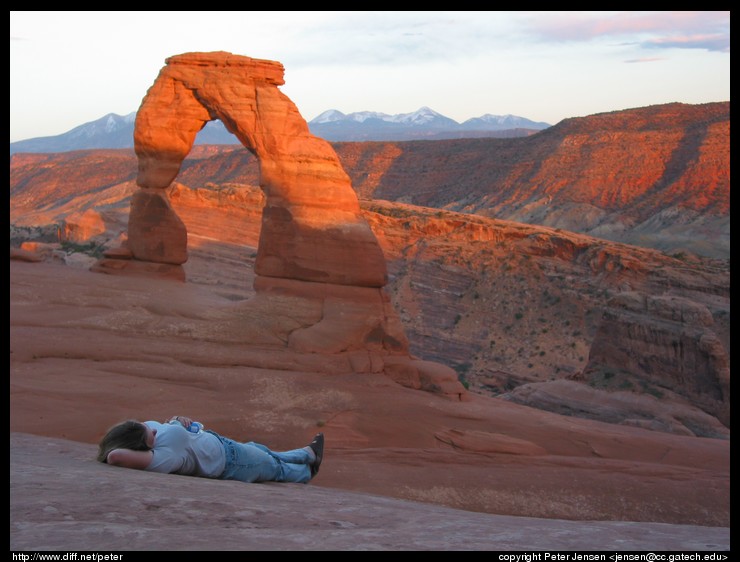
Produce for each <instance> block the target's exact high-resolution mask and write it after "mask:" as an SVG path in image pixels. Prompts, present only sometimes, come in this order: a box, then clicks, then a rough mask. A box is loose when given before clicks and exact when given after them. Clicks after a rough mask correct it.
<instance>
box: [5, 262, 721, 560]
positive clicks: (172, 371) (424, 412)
mask: <svg viewBox="0 0 740 562" xmlns="http://www.w3.org/2000/svg"><path fill="white" fill-rule="evenodd" d="M191 265H193V266H195V265H196V264H191ZM203 265H204V266H205V265H206V264H203ZM226 269H228V268H226ZM10 280H11V287H10V288H11V299H10V303H11V310H10V319H11V323H10V324H11V330H10V412H11V415H10V432H11V434H16V433H18V434H29V435H33V436H36V437H34V438H30V437H27V436H16V435H14V436H12V439H11V492H10V494H11V515H10V519H11V547H12V548H22V549H36V548H65V549H66V548H70V549H71V548H74V547H75V545H77V544H79V542H82V541H84V543H85V546H84V548H93V546H92V545H93V544H96V545H97V544H99V545H100V546H99V547H100V548H104V547H107V548H125V547H126V546H128V547H131V548H133V547H134V546H133V545H136V548H156V547H157V546H156V545H155V544H154V541H155V538H156V540H159V541H162V540H170V539H169V538H167V539H162V535H166V536H168V537H169V536H170V534H169V533H174V534H172V535H171V536H172V542H171V543H168V544H167V546H166V548H205V549H221V548H227V547H231V548H255V549H256V548H280V547H281V546H280V545H284V548H317V549H318V548H358V549H359V548H388V549H391V548H435V549H437V548H439V549H443V548H447V549H455V548H470V549H474V548H492V549H502V548H516V549H519V548H524V549H534V548H542V549H549V548H553V549H555V548H574V549H588V548H596V549H601V548H623V549H625V550H628V549H641V548H650V549H663V548H666V549H678V550H682V549H684V548H692V549H693V548H709V549H715V548H723V547H728V546H729V525H730V523H729V521H730V517H729V513H730V496H729V482H730V476H729V453H730V444H729V440H728V439H708V438H700V437H689V436H681V435H673V434H668V433H664V432H657V431H649V430H646V429H643V428H639V427H629V426H623V425H614V424H607V423H601V422H597V421H593V420H585V419H578V418H573V417H565V416H560V415H556V414H554V413H549V412H544V411H541V410H537V409H534V408H529V407H527V406H523V405H519V404H514V403H511V402H507V401H506V400H502V399H496V398H489V397H484V396H478V395H471V400H469V401H464V402H460V401H453V400H450V399H448V398H446V397H444V396H441V395H437V394H433V393H430V392H424V391H420V390H414V389H411V388H408V387H404V386H401V385H399V384H397V383H395V382H394V381H393V380H391V379H390V378H389V377H387V376H385V375H381V374H371V373H368V374H356V373H355V374H353V373H341V372H339V371H338V370H336V364H335V363H334V359H333V358H332V356H331V355H320V354H308V355H305V354H294V355H291V354H286V352H285V350H284V349H282V348H275V347H269V346H257V345H251V344H250V343H249V342H248V341H247V342H245V341H241V342H238V341H237V337H238V335H239V334H240V333H241V332H240V331H238V330H237V328H238V326H236V327H232V328H229V325H228V324H224V323H220V322H219V321H218V319H219V318H221V319H223V318H224V317H225V316H224V315H225V314H226V313H228V312H229V311H232V312H233V310H234V308H235V307H238V306H239V305H240V303H239V302H235V301H232V300H229V299H228V298H224V297H222V296H219V294H218V292H217V291H212V290H209V288H208V287H207V286H205V285H194V284H192V283H186V284H183V283H179V282H175V281H168V280H156V279H142V278H136V277H125V276H109V275H101V274H98V273H92V272H90V271H86V270H84V269H82V268H76V267H72V266H65V265H60V264H54V263H33V262H26V261H16V260H11V262H10ZM229 330H231V331H229ZM175 413H186V414H188V415H191V416H192V417H194V418H197V419H199V420H201V421H203V422H204V423H205V425H206V426H207V427H210V428H212V429H214V430H216V431H219V432H221V433H223V434H225V435H229V436H232V437H235V438H238V439H244V440H255V441H259V442H263V443H266V444H268V445H270V446H271V447H273V448H275V449H277V450H280V449H287V448H293V447H295V446H302V445H304V444H306V443H308V442H309V441H310V438H311V437H312V436H313V434H314V433H316V432H317V431H319V430H321V431H323V432H324V433H325V435H326V437H327V453H326V460H325V463H324V464H323V465H322V468H321V472H320V474H319V475H318V477H317V478H316V479H315V481H314V483H312V484H310V485H308V486H288V487H286V488H282V487H276V486H274V485H264V486H263V485H257V486H255V487H251V486H247V485H243V486H239V485H238V483H224V482H218V481H198V480H196V479H186V478H184V477H177V476H164V477H162V476H159V475H154V474H146V473H139V472H136V471H126V470H125V469H120V470H118V469H113V468H112V467H107V466H103V465H99V464H96V463H95V462H94V460H93V454H94V451H95V445H94V444H95V443H97V441H98V439H99V438H100V437H101V436H102V434H103V433H104V432H105V430H106V429H107V428H108V427H110V426H111V425H113V424H114V423H116V422H118V421H120V420H122V419H126V418H128V417H134V418H138V419H163V418H165V417H166V416H170V415H173V414H175ZM319 428H320V429H319ZM55 439H63V440H65V442H64V443H62V444H59V443H57V442H56V441H54V440H55ZM66 441H69V442H66ZM48 443H51V444H48ZM58 447H61V450H62V451H66V452H58V451H59V449H58ZM98 479H99V480H98ZM193 480H195V481H193ZM91 483H92V484H91ZM150 484H152V485H150ZM155 484H156V485H155ZM216 489H218V490H219V492H218V493H217V494H216V495H215V496H213V495H211V494H212V493H214V492H213V490H216ZM198 490H203V492H198ZM221 490H224V491H223V492H221ZM206 493H207V494H208V496H209V498H210V499H206V498H205V496H204V495H203V494H206ZM242 494H244V496H243V497H244V504H243V505H245V506H248V507H246V508H245V510H246V511H244V510H242V506H239V507H238V508H237V507H227V506H231V505H233V503H234V499H235V498H238V497H240V496H241V495H242ZM253 494H263V495H261V496H253ZM283 494H284V495H283ZM373 496H382V498H381V497H373ZM214 497H215V498H221V499H214ZM329 497H331V498H336V499H331V500H330V501H329V503H328V504H326V505H324V504H323V503H322V502H324V501H326V500H327V498H329ZM60 498H61V499H60ZM296 500H300V501H296ZM365 501H367V504H365V503H364V502H365ZM281 502H282V503H281ZM415 502H420V503H415ZM256 505H259V508H257V507H255V506H256ZM170 506H172V507H182V508H185V510H184V513H183V514H181V515H174V514H173V513H171V511H170V510H169V509H164V508H165V507H170ZM390 506H392V507H390ZM396 509H398V511H396ZM250 510H251V511H250ZM296 510H297V511H300V512H302V513H303V514H304V515H303V518H302V519H300V521H302V522H303V525H305V526H304V527H296V525H297V524H296V523H295V521H294V520H293V519H292V518H291V517H289V516H288V515H287V514H289V513H293V511H296ZM165 512H166V513H165ZM261 513H265V514H267V515H265V516H264V517H263V516H260V514H261ZM314 514H316V515H314ZM504 516H506V517H504ZM209 517H210V518H212V519H213V525H214V528H217V529H220V531H216V530H215V529H214V532H213V533H209V532H206V531H208V530H209V529H208V525H209V524H211V523H209V522H208V520H209ZM500 517H501V518H500ZM510 517H513V518H510ZM522 517H524V518H526V519H520V518H522ZM532 518H534V520H533V519H532ZM81 520H82V521H84V523H82V524H80V523H79V521H81ZM584 521H585V522H589V523H583V522H584ZM332 522H333V523H332ZM419 522H421V523H419ZM507 522H508V523H507ZM523 522H524V523H525V524H524V523H523ZM593 522H595V523H593ZM629 522H632V523H629ZM184 523H189V524H190V525H183V524H184ZM279 525H283V526H284V527H280V526H279ZM288 525H289V526H290V529H291V531H290V532H289V531H288V530H286V527H285V526H288ZM529 525H533V526H534V527H530V526H529ZM142 526H143V530H142ZM190 526H197V527H199V529H200V530H202V531H204V532H202V533H198V534H197V536H200V537H204V536H205V537H208V538H207V539H203V540H205V541H212V542H208V543H207V544H194V541H196V540H198V539H196V538H194V536H193V533H192V529H190V528H189V527H190ZM543 528H550V529H551V530H552V532H551V533H550V534H549V536H548V534H547V532H546V531H543ZM717 528H719V529H717ZM296 529H298V530H296ZM302 529H303V530H305V532H304V531H303V530H302ZM348 529H349V530H348ZM497 529H498V530H499V531H500V532H498V533H495V532H494V531H496V530H497ZM606 529H608V530H609V532H606V531H605V530H606ZM350 531H353V532H354V535H350V534H349V533H350ZM361 531H362V532H361ZM653 531H654V532H653ZM86 533H90V534H89V535H86ZM270 533H272V535H271V534H270ZM621 533H624V534H621ZM635 533H636V534H635ZM227 534H228V537H231V538H226V536H227ZM257 535H258V536H257ZM718 536H719V538H718ZM723 536H724V537H725V542H724V543H722V541H721V540H720V539H721V537H723ZM54 537H57V538H54ZM175 537H179V539H181V540H180V541H179V542H178V541H177V540H176V538H175ZM250 537H252V538H253V541H252V542H250V541H251V540H252V539H250ZM258 537H262V538H258ZM272 537H274V538H275V540H272ZM353 537H354V538H353ZM87 538H91V539H93V540H91V541H87ZM186 538H187V541H189V542H185V541H186ZM221 538H222V539H223V540H218V539H221ZM278 538H279V540H280V541H296V542H295V543H293V542H291V543H290V544H288V543H287V542H277V539H278ZM262 540H264V542H260V541H262ZM52 541H54V542H52ZM105 541H112V543H107V542H105ZM299 541H303V542H299ZM332 541H336V542H332ZM476 541H481V542H476ZM608 541H613V542H608ZM620 541H624V542H620ZM631 541H635V542H631ZM637 541H642V542H639V544H638V542H637ZM566 543H567V545H568V546H566ZM157 544H159V545H160V546H162V548H165V546H164V545H163V543H157ZM700 544H702V545H704V546H703V547H701V546H699V545H700ZM178 545H179V546H178ZM620 545H621V546H620ZM723 545H724V546H723ZM77 548H80V547H77Z"/></svg>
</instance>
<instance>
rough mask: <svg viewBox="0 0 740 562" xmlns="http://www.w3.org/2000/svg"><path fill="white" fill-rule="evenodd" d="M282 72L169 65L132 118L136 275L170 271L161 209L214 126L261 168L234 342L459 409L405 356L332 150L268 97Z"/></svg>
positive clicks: (192, 58) (453, 378) (174, 234)
mask: <svg viewBox="0 0 740 562" xmlns="http://www.w3.org/2000/svg"><path fill="white" fill-rule="evenodd" d="M283 72H284V69H283V66H282V64H280V63H278V62H274V61H268V60H259V59H252V58H249V57H244V56H238V55H233V54H231V53H226V52H212V53H185V54H181V55H177V56H173V57H170V58H168V59H167V60H166V65H165V66H164V67H163V68H162V69H161V71H160V73H159V75H158V77H157V79H156V80H155V82H154V84H153V85H152V86H151V88H150V89H149V91H148V92H147V94H146V96H145V97H144V99H143V101H142V104H141V106H140V108H139V111H138V113H137V115H136V122H135V129H134V149H135V151H136V155H137V157H138V161H139V171H138V177H137V184H138V186H139V187H140V189H139V190H138V192H137V193H135V194H134V195H133V197H132V200H131V211H130V214H129V228H128V249H129V251H130V253H131V255H132V257H133V261H135V262H137V263H138V264H142V263H147V264H150V265H154V266H155V267H156V266H163V267H170V268H172V267H174V268H180V267H181V265H182V264H183V263H185V262H186V261H187V230H186V227H185V225H184V223H183V222H182V221H181V220H180V218H179V217H178V216H177V214H176V213H175V211H174V210H173V208H172V206H171V205H170V203H169V200H168V196H167V188H168V187H169V186H170V185H171V183H172V182H173V181H174V179H175V178H176V177H177V175H178V173H179V171H180V167H181V165H182V162H183V160H184V159H185V157H186V156H187V154H188V153H189V151H190V149H191V148H192V146H193V143H194V142H195V137H196V135H197V133H198V131H200V130H201V128H202V127H203V126H204V125H205V124H206V123H207V122H208V121H211V120H214V119H219V120H221V121H222V122H223V124H224V125H225V126H226V128H227V129H228V130H229V131H230V132H231V133H233V134H234V135H235V136H236V137H237V138H238V139H239V140H240V141H241V143H242V144H243V145H244V146H245V147H246V148H247V149H249V150H250V151H251V152H253V153H254V154H255V155H256V156H257V159H258V161H259V166H260V185H261V188H262V190H263V192H264V194H265V207H264V209H263V214H262V224H261V231H260V239H259V244H258V250H257V258H256V262H255V273H256V279H255V283H254V288H255V291H256V297H255V298H253V299H250V302H248V303H247V305H248V306H247V309H246V310H243V311H242V315H241V316H238V315H237V316H236V317H232V318H229V319H225V320H224V321H223V322H222V323H221V324H228V325H230V327H231V332H230V333H233V332H234V331H237V332H238V333H239V334H240V335H241V337H243V338H244V341H250V342H254V341H255V340H259V341H261V342H263V343H269V344H278V345H281V344H283V345H284V346H285V347H286V348H287V350H288V351H290V352H292V353H296V354H316V353H323V354H332V355H334V356H336V355H338V354H339V355H344V356H345V357H346V366H347V370H349V371H351V372H383V373H385V374H387V375H389V376H391V377H392V378H393V379H394V380H396V381H397V382H399V383H401V384H403V385H405V386H410V387H413V388H422V389H426V390H430V391H433V392H437V393H440V394H445V395H449V396H451V397H454V398H456V399H462V397H463V395H465V389H464V387H463V386H462V385H461V384H460V382H459V381H458V380H457V374H456V373H455V371H453V370H452V369H450V368H449V367H446V366H444V365H440V364H437V363H431V362H427V361H421V360H418V359H416V358H413V357H410V356H409V353H408V341H407V339H406V336H405V334H404V331H403V328H402V325H401V322H400V319H399V318H398V315H397V314H396V311H395V310H394V308H393V306H392V304H391V302H390V299H389V298H388V296H387V295H386V294H385V292H384V290H383V287H384V286H385V285H386V283H387V280H388V276H387V269H386V263H385V258H384V256H383V253H382V250H381V248H380V245H379V244H378V241H377V239H376V238H375V235H374V233H373V232H372V230H371V229H370V226H369V225H368V224H367V222H366V221H365V220H364V218H363V217H362V214H361V211H360V205H359V201H358V199H357V196H356V194H355V191H354V189H352V185H351V182H350V179H349V176H348V175H347V174H346V172H345V171H344V169H343V168H342V166H341V163H340V162H339V158H338V157H337V155H336V153H335V152H334V149H333V148H332V147H331V145H330V144H329V143H328V142H326V141H324V140H323V139H320V138H318V137H315V136H313V135H312V134H311V133H310V132H309V129H308V124H307V123H306V121H305V120H304V119H303V118H302V117H301V115H300V113H299V112H298V109H297V108H296V106H295V105H294V104H293V102H292V101H291V100H290V99H288V97H287V96H285V95H284V94H283V93H282V92H281V91H280V90H279V89H278V86H280V85H281V84H283V83H284V80H283Z"/></svg>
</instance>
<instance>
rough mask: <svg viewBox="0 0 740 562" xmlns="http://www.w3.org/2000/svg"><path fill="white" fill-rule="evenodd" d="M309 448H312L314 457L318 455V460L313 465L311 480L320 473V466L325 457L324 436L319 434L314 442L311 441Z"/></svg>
mask: <svg viewBox="0 0 740 562" xmlns="http://www.w3.org/2000/svg"><path fill="white" fill-rule="evenodd" d="M309 447H311V450H312V451H313V453H314V455H316V459H315V460H314V461H313V464H312V465H311V478H313V477H314V476H316V475H317V474H318V473H319V466H321V459H322V458H323V456H324V434H323V433H317V434H316V437H314V438H313V441H311V444H310V445H309Z"/></svg>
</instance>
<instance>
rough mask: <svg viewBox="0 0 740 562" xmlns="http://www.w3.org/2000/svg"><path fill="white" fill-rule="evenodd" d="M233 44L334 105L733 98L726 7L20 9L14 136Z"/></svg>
mask: <svg viewBox="0 0 740 562" xmlns="http://www.w3.org/2000/svg"><path fill="white" fill-rule="evenodd" d="M190 51H229V52H232V53H234V54H238V55H245V56H249V57H254V58H263V59H270V60H276V61H279V62H281V63H282V64H283V65H284V66H285V80H286V83H285V85H284V86H282V87H281V90H282V91H283V92H284V93H285V94H286V95H287V96H288V97H289V98H290V99H291V100H292V101H293V102H294V103H295V104H296V106H297V107H298V109H299V111H300V112H301V114H302V115H303V117H304V118H305V119H306V120H307V121H309V120H311V119H313V118H314V117H316V116H317V115H318V114H319V113H321V112H323V111H325V110H327V109H338V110H340V111H342V112H344V113H351V112H355V111H380V112H383V113H388V114H396V113H410V112H413V111H415V110H417V109H419V108H420V107H422V106H428V107H431V108H432V109H434V110H435V111H438V112H440V113H442V114H443V115H446V116H447V117H451V118H452V119H455V120H456V121H459V122H462V121H465V120H466V119H470V118H472V117H479V116H481V115H484V114H486V113H491V114H494V115H506V114H512V115H518V116H521V117H526V118H528V119H532V120H534V121H545V122H548V123H550V124H555V123H557V122H558V121H560V120H562V119H565V118H567V117H578V116H584V115H591V114H593V113H600V112H605V111H615V110H621V109H628V108H632V107H643V106H646V105H653V104H660V103H669V102H674V101H678V102H684V103H705V102H714V101H729V99H730V12H729V11H727V12H607V11H602V12H44V11H35V12H18V11H11V12H10V141H11V142H13V141H17V140H23V139H27V138H33V137H42V136H51V135H58V134H61V133H64V132H66V131H68V130H70V129H72V128H73V127H76V126H77V125H81V124H83V123H86V122H89V121H93V120H95V119H98V118H100V117H102V116H103V115H105V114H107V113H118V114H120V115H125V114H128V113H131V112H133V111H136V110H137V109H138V107H139V104H140V103H141V100H142V98H143V97H144V95H145V94H146V91H147V89H148V88H149V87H150V86H151V85H152V83H153V82H154V80H155V78H156V77H157V74H158V72H159V70H160V68H161V67H162V66H163V65H164V60H165V58H167V57H169V56H172V55H175V54H179V53H184V52H190Z"/></svg>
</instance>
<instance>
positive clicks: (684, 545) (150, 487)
mask: <svg viewBox="0 0 740 562" xmlns="http://www.w3.org/2000/svg"><path fill="white" fill-rule="evenodd" d="M10 437H11V441H10V549H11V550H26V551H35V550H66V551H73V550H98V551H103V550H105V551H131V550H157V551H159V550H163V551H164V550H169V551H185V550H245V551H246V550H399V551H400V550H491V551H511V550H513V551H532V550H559V551H572V550H605V551H624V550H646V551H647V550H653V551H655V550H657V551H661V550H663V551H713V552H718V551H722V550H729V547H730V530H729V529H728V528H721V527H698V526H694V525H667V524H664V523H634V522H621V521H566V520H562V519H536V518H532V517H510V516H504V515H490V514H486V513H474V512H470V511H463V510H458V509H451V508H447V507H442V506H435V505H430V504H425V503H420V502H414V501H407V500H399V499H393V498H387V497H382V496H376V495H370V494H364V493H358V492H351V491H345V490H338V489H333V488H327V487H324V486H321V485H320V484H319V485H316V484H308V485H304V484H279V483H263V484H243V483H240V482H226V481H219V480H207V479H203V478H190V477H187V476H174V475H162V474H156V473H148V472H139V471H134V470H127V469H121V468H114V467H111V466H108V465H103V464H99V463H97V462H96V461H95V460H94V459H93V457H94V455H95V451H96V448H95V447H94V446H93V445H88V444H82V443H76V442H73V441H67V440H61V439H50V438H44V437H37V436H31V435H27V434H21V433H11V436H10ZM319 479H320V473H319V476H318V477H317V478H316V482H318V480H319Z"/></svg>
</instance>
